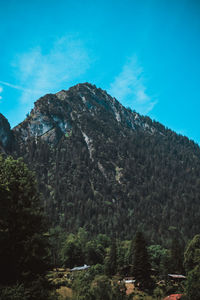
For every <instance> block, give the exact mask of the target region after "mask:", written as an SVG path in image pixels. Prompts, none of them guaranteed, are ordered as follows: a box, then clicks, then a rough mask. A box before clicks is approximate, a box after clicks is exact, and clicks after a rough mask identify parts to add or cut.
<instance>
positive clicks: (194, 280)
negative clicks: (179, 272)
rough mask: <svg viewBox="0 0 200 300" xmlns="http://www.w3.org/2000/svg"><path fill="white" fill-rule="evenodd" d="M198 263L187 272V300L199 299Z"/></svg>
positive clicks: (199, 268)
mask: <svg viewBox="0 0 200 300" xmlns="http://www.w3.org/2000/svg"><path fill="white" fill-rule="evenodd" d="M199 287H200V264H199V265H197V266H196V267H195V268H194V269H192V270H191V271H189V272H188V274H187V282H186V288H185V291H186V295H187V299H188V300H199V299H200V289H199Z"/></svg>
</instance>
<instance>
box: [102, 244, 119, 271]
mask: <svg viewBox="0 0 200 300" xmlns="http://www.w3.org/2000/svg"><path fill="white" fill-rule="evenodd" d="M116 271H117V245H116V240H114V239H113V240H112V243H111V247H110V249H109V253H108V255H107V257H106V259H105V272H106V274H107V275H108V276H112V275H115V273H116Z"/></svg>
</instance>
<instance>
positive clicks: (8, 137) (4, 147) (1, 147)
mask: <svg viewBox="0 0 200 300" xmlns="http://www.w3.org/2000/svg"><path fill="white" fill-rule="evenodd" d="M11 144H12V132H11V129H10V124H9V123H8V120H7V119H6V118H5V117H4V116H3V115H2V114H0V151H1V152H6V151H9V150H11V147H12V145H11Z"/></svg>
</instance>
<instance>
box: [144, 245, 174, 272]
mask: <svg viewBox="0 0 200 300" xmlns="http://www.w3.org/2000/svg"><path fill="white" fill-rule="evenodd" d="M148 253H149V258H150V262H151V266H152V268H153V269H154V270H155V271H156V273H157V274H161V275H164V274H165V273H166V274H167V273H169V272H168V270H169V269H168V266H167V269H168V270H167V272H165V271H166V264H165V262H166V261H167V262H169V260H170V255H169V251H168V250H167V249H165V248H163V247H162V246H161V245H151V246H149V247H148Z"/></svg>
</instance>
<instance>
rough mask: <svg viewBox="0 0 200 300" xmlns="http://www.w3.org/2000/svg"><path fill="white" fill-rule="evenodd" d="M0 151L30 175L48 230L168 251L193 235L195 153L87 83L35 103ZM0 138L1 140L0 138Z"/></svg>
mask: <svg viewBox="0 0 200 300" xmlns="http://www.w3.org/2000/svg"><path fill="white" fill-rule="evenodd" d="M5 122H6V121H5V120H3V123H2V128H4V129H5V130H4V132H3V135H4V137H5V136H6V137H7V139H6V142H5V139H4V140H3V139H2V141H4V142H2V144H1V148H2V151H4V152H6V153H7V154H11V155H13V156H14V157H15V158H18V157H22V158H23V160H24V161H25V162H26V163H27V164H28V166H29V167H30V168H31V169H32V170H34V171H35V173H36V176H37V180H38V188H39V192H40V193H41V199H42V205H43V206H44V209H45V212H46V214H47V216H48V218H49V222H50V223H51V224H52V226H54V227H55V226H57V225H59V226H61V227H62V228H64V229H65V230H66V231H67V232H74V233H75V232H77V231H78V228H79V227H83V228H85V230H86V231H88V232H89V233H90V236H91V237H92V236H96V235H97V234H100V233H103V234H106V235H108V236H110V237H113V236H114V237H116V238H120V239H132V237H133V236H134V235H135V233H136V231H138V230H139V231H144V232H145V233H146V236H147V238H148V240H150V241H151V242H152V243H160V244H162V245H165V246H169V244H170V238H171V228H175V231H176V232H177V233H178V235H179V237H180V242H181V243H182V244H183V245H184V244H185V242H186V241H187V240H188V239H191V238H192V237H193V236H194V235H195V234H197V233H199V217H200V209H199V190H200V179H199V178H200V176H199V175H200V149H199V146H198V145H197V144H195V143H194V142H192V141H190V140H189V139H188V138H186V137H183V136H181V135H177V134H176V133H175V132H173V131H171V130H169V129H166V128H165V127H164V126H163V125H161V124H160V123H157V122H155V121H152V120H151V119H150V118H148V117H143V116H140V115H139V114H138V113H136V112H135V111H132V110H130V109H126V108H124V107H123V106H122V105H121V104H120V103H119V102H118V101H117V100H116V99H114V98H112V97H111V96H109V95H108V94H107V93H106V92H105V91H103V90H101V89H97V88H96V87H95V86H93V85H90V84H88V83H85V84H79V85H77V86H74V87H72V88H70V89H69V90H68V91H61V92H59V93H57V94H55V95H51V94H50V95H46V96H44V97H42V98H40V99H39V100H38V101H37V102H36V103H35V107H34V109H33V110H32V111H31V113H30V114H29V115H28V116H27V118H26V120H24V122H22V123H21V124H19V125H18V126H17V127H15V128H14V129H13V130H10V129H9V128H8V127H9V126H8V124H5ZM1 136H2V135H1Z"/></svg>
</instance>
